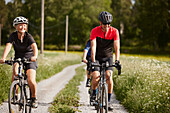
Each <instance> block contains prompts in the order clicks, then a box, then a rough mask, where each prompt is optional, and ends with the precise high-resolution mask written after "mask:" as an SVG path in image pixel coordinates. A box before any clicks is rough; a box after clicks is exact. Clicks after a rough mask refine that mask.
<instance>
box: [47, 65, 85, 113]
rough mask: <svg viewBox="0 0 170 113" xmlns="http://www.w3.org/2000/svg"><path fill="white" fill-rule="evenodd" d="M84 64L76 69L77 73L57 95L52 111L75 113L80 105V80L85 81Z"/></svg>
mask: <svg viewBox="0 0 170 113" xmlns="http://www.w3.org/2000/svg"><path fill="white" fill-rule="evenodd" d="M83 67H84V66H81V67H78V68H77V69H76V75H75V76H74V77H73V78H72V79H71V80H70V81H69V83H68V84H67V85H66V86H65V88H64V89H62V90H61V91H60V92H59V93H58V94H57V96H56V98H55V100H54V102H53V104H52V106H51V108H50V109H49V111H50V113H75V112H76V111H77V110H78V109H77V107H78V106H79V104H78V103H79V95H78V94H79V88H78V87H77V86H79V85H80V81H83V79H84V77H82V75H85V71H84V68H83Z"/></svg>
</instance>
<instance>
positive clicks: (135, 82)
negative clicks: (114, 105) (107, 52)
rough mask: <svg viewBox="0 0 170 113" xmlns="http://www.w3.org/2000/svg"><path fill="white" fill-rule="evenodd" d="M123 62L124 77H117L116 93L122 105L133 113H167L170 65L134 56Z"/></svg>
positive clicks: (124, 57) (169, 91) (169, 102)
mask: <svg viewBox="0 0 170 113" xmlns="http://www.w3.org/2000/svg"><path fill="white" fill-rule="evenodd" d="M121 59H122V60H121V64H122V67H123V69H122V75H120V76H118V77H116V76H114V83H115V85H114V91H115V93H116V96H117V98H118V99H119V100H120V101H121V103H122V104H123V105H124V106H125V107H126V108H127V109H128V111H129V112H131V113H146V112H151V113H162V111H163V112H164V113H168V112H169V110H170V109H169V105H170V101H169V97H170V95H169V94H170V90H169V89H170V62H167V61H166V62H164V61H158V60H155V59H148V58H147V59H146V57H145V59H144V58H140V57H133V56H129V57H127V56H122V58H121ZM115 74H116V72H115Z"/></svg>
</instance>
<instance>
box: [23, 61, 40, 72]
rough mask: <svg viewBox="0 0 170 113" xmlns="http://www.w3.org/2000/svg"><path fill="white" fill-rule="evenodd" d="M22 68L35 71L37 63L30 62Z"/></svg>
mask: <svg viewBox="0 0 170 113" xmlns="http://www.w3.org/2000/svg"><path fill="white" fill-rule="evenodd" d="M24 66H25V70H28V69H34V70H37V68H38V65H37V61H35V62H31V63H29V64H24Z"/></svg>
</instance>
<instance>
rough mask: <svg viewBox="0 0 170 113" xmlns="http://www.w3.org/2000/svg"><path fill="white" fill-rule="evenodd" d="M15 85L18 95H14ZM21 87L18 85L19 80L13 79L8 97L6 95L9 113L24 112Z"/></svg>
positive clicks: (23, 98) (23, 97)
mask: <svg viewBox="0 0 170 113" xmlns="http://www.w3.org/2000/svg"><path fill="white" fill-rule="evenodd" d="M16 87H17V92H18V94H17V95H18V96H17V98H18V99H17V98H16V97H15V95H16ZM22 91H23V89H22V87H21V86H20V85H19V81H13V82H12V84H11V86H10V91H9V97H8V106H9V113H25V107H24V106H25V96H24V92H22Z"/></svg>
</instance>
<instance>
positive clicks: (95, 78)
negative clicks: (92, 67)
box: [92, 71, 99, 101]
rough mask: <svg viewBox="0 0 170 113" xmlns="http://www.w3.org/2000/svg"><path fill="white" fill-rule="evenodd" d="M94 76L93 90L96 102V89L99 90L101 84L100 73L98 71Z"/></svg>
mask: <svg viewBox="0 0 170 113" xmlns="http://www.w3.org/2000/svg"><path fill="white" fill-rule="evenodd" d="M92 75H93V79H92V89H93V93H92V101H94V100H95V98H96V89H97V87H98V84H99V72H98V71H94V72H93V73H92Z"/></svg>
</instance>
